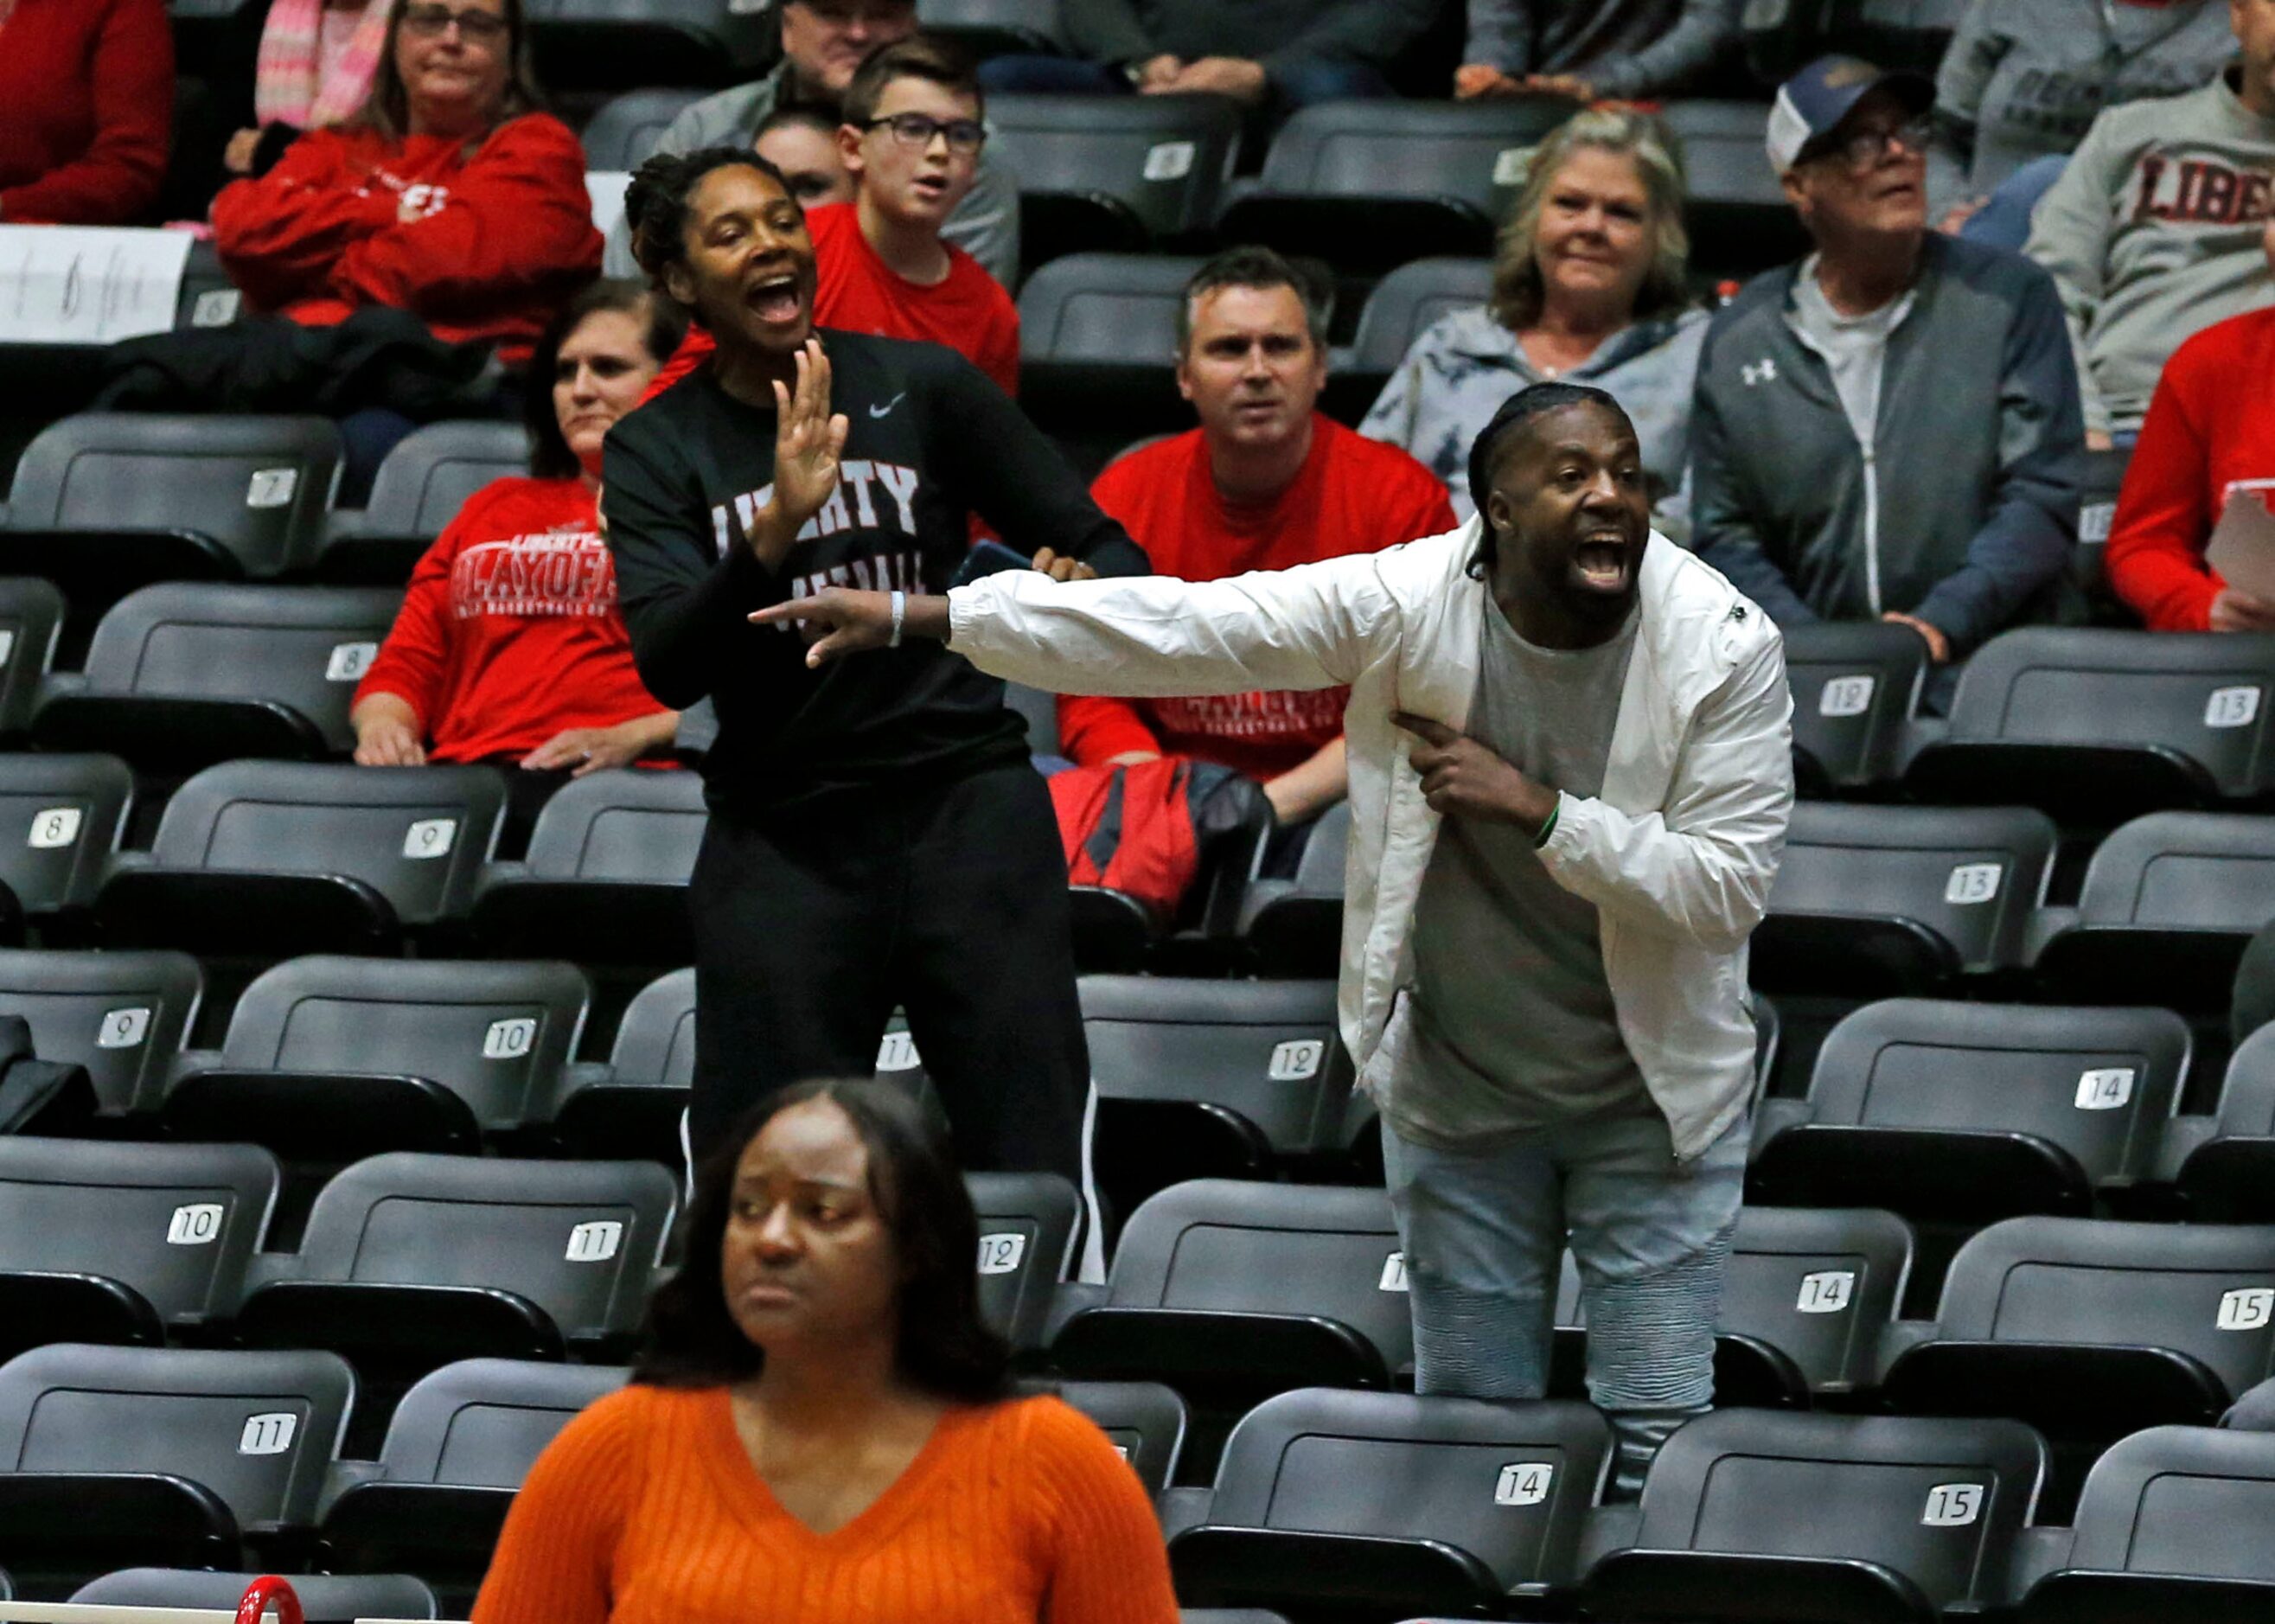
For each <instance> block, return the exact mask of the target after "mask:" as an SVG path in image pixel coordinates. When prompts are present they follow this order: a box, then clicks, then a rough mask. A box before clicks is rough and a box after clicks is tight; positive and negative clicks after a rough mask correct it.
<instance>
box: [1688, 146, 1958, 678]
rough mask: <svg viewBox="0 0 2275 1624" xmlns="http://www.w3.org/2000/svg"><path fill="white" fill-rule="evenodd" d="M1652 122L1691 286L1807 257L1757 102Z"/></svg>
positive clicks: (1804, 232) (1798, 220)
mask: <svg viewBox="0 0 2275 1624" xmlns="http://www.w3.org/2000/svg"><path fill="white" fill-rule="evenodd" d="M1659 117H1660V118H1661V119H1663V120H1664V121H1665V122H1666V125H1667V129H1668V130H1669V131H1670V132H1672V133H1673V134H1674V138H1675V140H1676V141H1677V142H1679V143H1680V145H1681V151H1682V172H1683V180H1684V186H1683V203H1684V207H1683V219H1684V221H1685V223H1687V224H1688V225H1689V229H1690V268H1691V272H1692V275H1693V277H1694V278H1695V279H1697V280H1699V281H1703V282H1708V283H1712V282H1714V281H1718V280H1721V279H1724V278H1729V279H1742V278H1744V277H1747V276H1753V275H1754V274H1755V273H1757V272H1758V271H1765V270H1768V269H1770V268H1772V267H1773V266H1778V265H1788V264H1791V263H1792V262H1793V261H1795V260H1798V259H1800V258H1801V257H1802V256H1803V255H1804V254H1806V253H1808V252H1809V250H1810V240H1809V233H1808V231H1807V230H1804V229H1803V226H1802V223H1801V218H1800V216H1799V215H1796V214H1795V212H1794V208H1793V205H1792V204H1791V203H1788V201H1786V196H1785V188H1784V187H1783V186H1781V185H1780V184H1779V182H1778V178H1777V175H1776V174H1775V172H1774V171H1772V170H1771V168H1770V161H1769V154H1768V152H1767V151H1766V150H1765V147H1764V144H1763V137H1764V135H1765V132H1766V131H1767V128H1768V125H1769V110H1768V109H1766V108H1765V107H1764V106H1763V105H1762V104H1761V103H1760V102H1682V101H1677V102H1668V103H1667V105H1666V106H1665V107H1663V108H1661V109H1660V110H1659ZM1898 630H1902V628H1901V627H1900V628H1898ZM1916 640H1917V639H1916V637H1915V641H1916Z"/></svg>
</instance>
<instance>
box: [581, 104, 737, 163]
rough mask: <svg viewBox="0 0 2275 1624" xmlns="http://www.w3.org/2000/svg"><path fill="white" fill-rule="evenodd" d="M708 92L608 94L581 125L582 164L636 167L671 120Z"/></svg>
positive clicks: (647, 157)
mask: <svg viewBox="0 0 2275 1624" xmlns="http://www.w3.org/2000/svg"><path fill="white" fill-rule="evenodd" d="M708 94H711V93H710V92H709V91H707V90H663V89H647V90H627V91H625V92H624V94H622V95H619V96H611V97H609V98H608V100H607V101H606V102H602V103H601V108H600V110H599V111H598V112H596V113H594V114H593V117H592V121H591V122H590V123H588V124H587V125H586V126H585V131H584V142H585V162H586V165H587V166H588V167H589V168H592V169H595V170H609V171H613V172H617V173H623V172H626V171H629V170H636V169H638V168H639V166H640V165H641V164H642V163H644V162H646V161H647V160H648V159H649V158H650V157H652V156H653V155H654V153H655V147H656V143H657V142H658V141H660V140H662V139H663V132H665V131H666V130H668V129H669V128H670V127H671V121H672V120H673V119H675V118H676V117H679V116H680V114H682V113H684V112H685V111H686V110H688V109H689V108H690V107H692V106H693V105H694V104H695V103H696V102H699V101H701V100H702V99H703V98H704V97H705V96H707V95H708Z"/></svg>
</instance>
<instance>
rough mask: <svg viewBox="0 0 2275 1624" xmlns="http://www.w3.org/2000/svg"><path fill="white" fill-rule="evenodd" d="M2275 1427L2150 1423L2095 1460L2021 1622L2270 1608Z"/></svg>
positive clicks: (2067, 1623) (2213, 1618) (2226, 1614)
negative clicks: (2056, 1556)
mask: <svg viewBox="0 0 2275 1624" xmlns="http://www.w3.org/2000/svg"><path fill="white" fill-rule="evenodd" d="M2271 1522H2275V1436H2270V1435H2268V1434H2266V1433H2264V1432H2230V1431H2213V1430H2211V1429H2209V1428H2203V1427H2179V1426H2173V1427H2154V1428H2151V1429H2150V1430H2149V1431H2145V1432H2136V1433H2135V1434H2134V1435H2133V1436H2132V1437H2130V1438H2128V1439H2122V1440H2121V1441H2120V1442H2119V1443H2117V1444H2116V1445H2114V1446H2113V1447H2112V1448H2111V1449H2110V1451H2109V1453H2108V1454H2105V1455H2103V1456H2102V1457H2101V1459H2100V1460H2098V1461H2097V1462H2094V1466H2093V1470H2092V1471H2091V1473H2090V1474H2089V1475H2088V1476H2087V1477H2086V1481H2085V1491H2084V1492H2083V1494H2082V1495H2081V1496H2080V1498H2079V1500H2078V1507H2077V1515H2076V1518H2075V1522H2074V1525H2073V1531H2072V1535H2071V1539H2070V1545H2069V1549H2068V1551H2067V1553H2066V1554H2065V1555H2064V1556H2063V1557H2062V1558H2061V1559H2060V1567H2058V1568H2057V1569H2056V1570H2055V1571H2053V1572H2052V1573H2050V1574H2048V1575H2045V1576H2044V1578H2041V1579H2040V1580H2038V1582H2037V1583H2036V1584H2034V1585H2032V1586H2031V1587H2030V1590H2029V1595H2028V1596H2027V1597H2026V1598H2024V1599H2023V1603H2022V1613H2021V1618H2022V1620H2023V1624H2120V1620H2122V1621H2126V1624H2129V1621H2131V1620H2144V1619H2186V1620H2188V1624H2246V1621H2247V1620H2255V1621H2256V1620H2262V1619H2265V1618H2267V1617H2269V1616H2271V1613H2275V1542H2271V1541H2270V1540H2268V1539H2267V1537H2266V1536H2265V1530H2267V1528H2268V1527H2269V1526H2270V1525H2271Z"/></svg>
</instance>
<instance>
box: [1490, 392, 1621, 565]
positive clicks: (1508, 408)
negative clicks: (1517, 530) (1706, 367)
mask: <svg viewBox="0 0 2275 1624" xmlns="http://www.w3.org/2000/svg"><path fill="white" fill-rule="evenodd" d="M1567 406H1599V407H1601V408H1602V409H1603V410H1605V411H1606V412H1610V413H1611V414H1612V415H1613V416H1614V417H1615V418H1617V419H1619V420H1620V421H1621V422H1622V423H1629V419H1628V414H1627V409H1626V408H1625V407H1623V406H1621V404H1620V403H1619V402H1618V401H1616V400H1614V398H1612V397H1611V395H1610V394H1608V393H1607V392H1606V391H1605V390H1603V389H1597V388H1595V387H1594V386H1592V385H1591V384H1586V383H1535V384H1531V385H1529V386H1527V387H1526V388H1524V389H1519V390H1517V392H1516V393H1515V394H1514V395H1512V396H1510V397H1508V399H1507V400H1505V401H1503V402H1501V403H1500V411H1498V412H1494V413H1493V421H1491V422H1490V423H1487V424H1486V425H1485V427H1484V429H1483V430H1481V431H1480V432H1479V433H1478V437H1477V439H1476V440H1475V441H1474V442H1471V443H1470V504H1471V505H1472V506H1473V507H1475V508H1476V509H1477V510H1478V524H1479V529H1478V550H1477V554H1476V555H1475V556H1474V557H1472V558H1471V559H1470V575H1472V576H1474V577H1476V578H1478V579H1479V580H1483V579H1484V578H1485V576H1486V575H1487V574H1489V573H1490V572H1491V571H1492V570H1493V565H1494V563H1496V562H1497V561H1498V560H1499V559H1500V538H1499V537H1498V536H1497V535H1496V534H1495V533H1494V532H1493V518H1492V516H1491V515H1490V514H1488V513H1487V512H1486V511H1485V502H1486V499H1487V498H1488V497H1490V496H1491V495H1493V469H1494V468H1495V467H1497V466H1498V465H1500V451H1501V447H1502V445H1503V444H1504V443H1506V442H1507V441H1508V437H1509V436H1510V435H1511V434H1514V433H1515V432H1516V431H1517V430H1518V429H1520V428H1523V427H1525V426H1526V425H1527V424H1529V423H1531V422H1532V421H1533V420H1534V419H1537V418H1540V417H1543V416H1546V414H1547V413H1549V412H1561V411H1562V410H1563V409H1564V408H1565V407H1567ZM1633 427H1634V426H1633V424H1632V423H1629V430H1630V432H1632V430H1633Z"/></svg>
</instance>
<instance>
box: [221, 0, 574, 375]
mask: <svg viewBox="0 0 2275 1624" xmlns="http://www.w3.org/2000/svg"><path fill="white" fill-rule="evenodd" d="M527 64H528V56H527V45H526V38H525V30H524V27H523V24H522V8H521V0H394V11H393V12H392V14H391V15H390V17H389V22H388V34H387V45H386V49H384V50H383V51H382V54H381V57H380V63H379V71H378V74H377V77H376V78H375V79H374V82H373V85H372V92H371V97H370V100H368V101H367V102H365V103H364V106H363V109H362V110H361V111H360V112H359V113H358V114H356V116H355V117H353V118H351V119H350V120H348V122H347V123H345V124H344V125H339V126H337V127H335V128H332V129H328V130H312V131H310V132H308V133H306V135H303V136H301V137H300V139H299V140H296V141H294V142H293V143H292V144H291V147H288V148H286V150H285V153H284V155H283V158H281V159H279V160H278V162H277V163H276V167H275V168H273V169H271V170H269V171H268V173H267V174H266V175H263V176H261V177H260V178H258V179H252V180H240V181H237V182H235V183H234V184H232V185H229V186H226V187H224V188H223V191H222V193H221V195H220V196H219V197H217V198H215V200H214V208H213V225H214V237H215V245H216V246H217V247H218V248H219V249H220V252H221V257H222V263H223V266H225V267H226V268H227V269H228V271H229V274H230V276H231V279H232V280H234V281H235V282H236V283H237V284H238V287H240V288H242V289H243V290H244V291H245V292H246V296H247V297H248V298H251V299H252V301H253V303H254V304H255V305H256V306H259V307H260V308H261V309H264V310H273V311H279V312H281V313H283V314H285V315H287V316H290V317H291V318H292V319H293V320H294V321H302V322H306V323H308V324H310V325H314V326H322V325H326V324H329V323H331V322H335V321H341V320H343V319H344V318H345V317H346V316H347V315H348V314H349V313H350V312H351V311H353V310H354V309H356V308H357V307H358V306H364V305H392V306H397V307H399V308H402V309H404V310H408V311H410V312H412V313H413V314H415V315H417V316H419V317H420V318H421V319H422V320H423V321H425V322H426V323H427V327H428V328H429V329H431V330H432V331H433V332H434V333H435V336H437V337H439V338H442V339H446V340H449V341H450V342H453V343H461V342H470V341H487V342H491V343H495V344H496V345H497V346H498V350H499V352H500V354H501V355H503V357H504V358H505V359H508V360H510V361H517V360H519V359H523V358H524V357H525V356H527V354H528V353H529V346H530V343H531V341H532V340H533V339H534V338H535V337H536V336H537V335H538V333H539V332H540V330H541V329H543V328H544V326H545V323H546V320H547V318H548V316H549V315H550V314H551V313H553V312H554V311H555V310H556V309H557V308H559V306H560V305H561V303H562V301H563V299H565V298H568V297H569V296H570V295H571V293H574V292H575V291H577V290H578V288H580V287H582V286H583V285H584V284H585V283H588V282H590V281H591V280H592V279H593V276H594V274H595V273H596V272H597V271H598V270H599V268H600V264H601V234H600V233H599V232H598V231H597V230H594V229H593V220H592V203H591V200H590V199H589V197H588V196H587V194H586V191H585V149H584V147H582V146H581V145H579V144H578V140H577V138H576V136H575V135H574V134H572V133H571V132H570V130H569V127H568V126H567V125H564V124H563V123H562V122H561V121H560V120H559V119H557V118H555V117H552V116H551V115H550V114H548V113H542V112H539V111H537V110H536V109H537V92H536V89H535V87H533V84H532V82H531V80H530V76H529V72H528V65H527Z"/></svg>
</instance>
